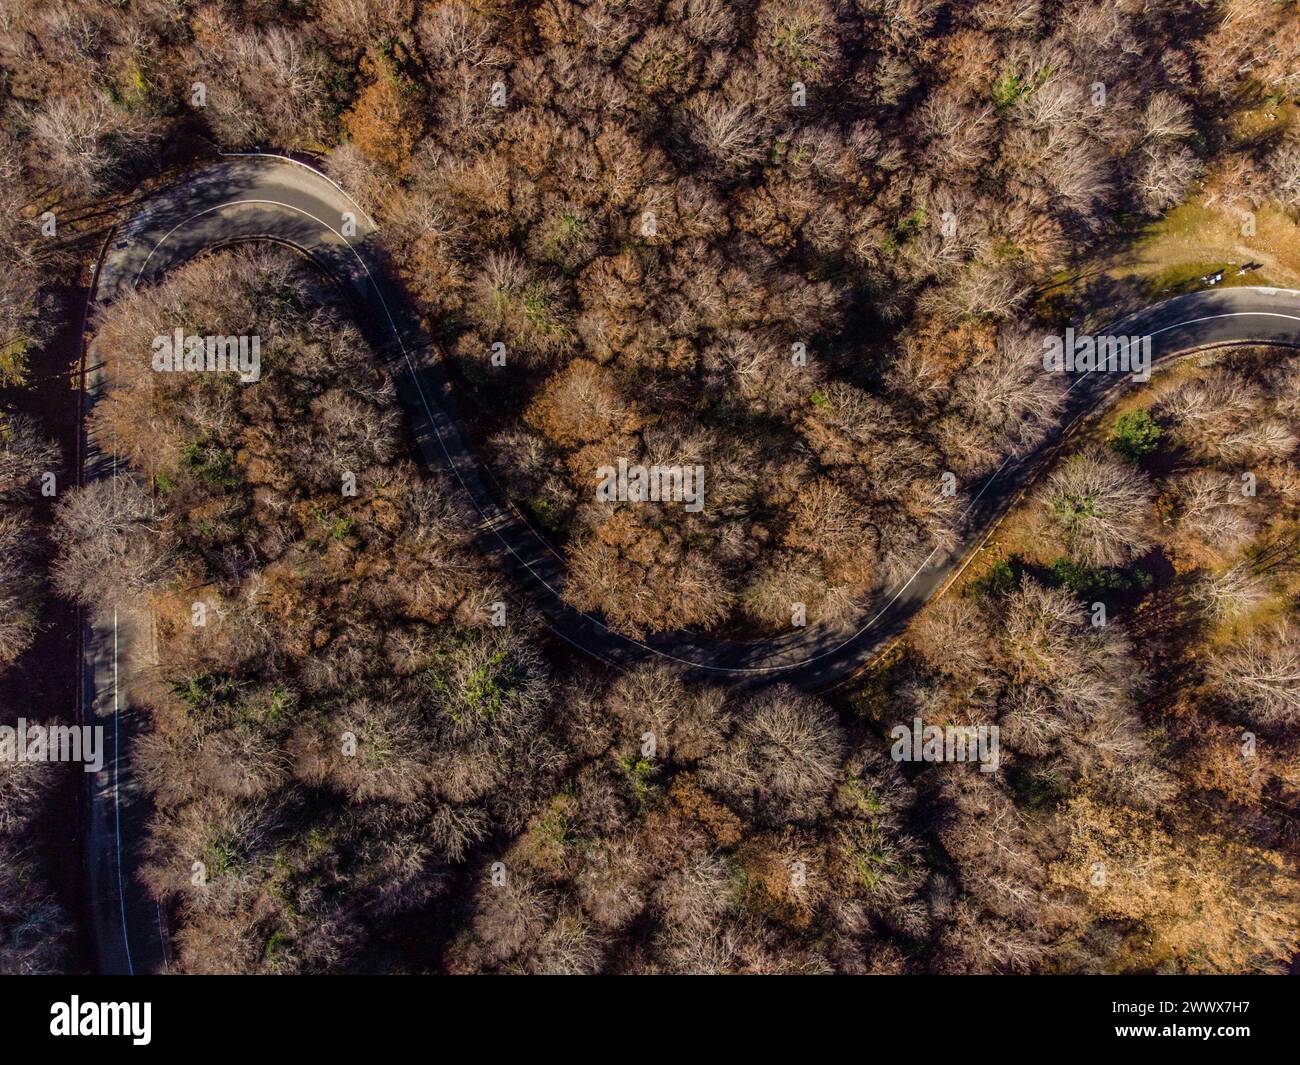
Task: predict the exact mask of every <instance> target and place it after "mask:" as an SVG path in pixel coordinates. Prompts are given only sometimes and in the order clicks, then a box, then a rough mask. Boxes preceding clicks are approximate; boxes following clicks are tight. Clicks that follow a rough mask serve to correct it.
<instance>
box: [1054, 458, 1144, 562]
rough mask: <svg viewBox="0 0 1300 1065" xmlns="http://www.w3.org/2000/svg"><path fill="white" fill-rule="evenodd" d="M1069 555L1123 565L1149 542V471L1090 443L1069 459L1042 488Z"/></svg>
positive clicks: (1085, 560)
mask: <svg viewBox="0 0 1300 1065" xmlns="http://www.w3.org/2000/svg"><path fill="white" fill-rule="evenodd" d="M1039 499H1040V500H1041V502H1042V504H1043V506H1044V508H1045V510H1046V513H1047V517H1048V520H1049V521H1050V522H1051V523H1052V525H1053V526H1054V527H1055V528H1056V529H1058V530H1059V531H1060V533H1061V535H1062V537H1063V541H1064V546H1065V549H1066V551H1068V552H1069V555H1070V557H1071V558H1073V559H1074V560H1075V561H1077V562H1082V563H1084V564H1085V565H1089V566H1116V565H1122V564H1123V563H1125V562H1128V561H1130V560H1131V559H1133V558H1136V557H1138V556H1139V555H1141V554H1143V553H1144V552H1145V551H1146V550H1147V548H1148V547H1149V546H1150V540H1149V539H1148V537H1147V534H1146V530H1145V526H1146V523H1147V521H1148V520H1149V513H1150V510H1151V504H1152V501H1153V499H1154V493H1153V492H1152V490H1151V485H1150V483H1149V482H1148V481H1147V479H1146V477H1145V475H1143V474H1142V473H1140V472H1138V471H1136V470H1134V469H1133V468H1132V467H1131V466H1129V465H1127V464H1125V463H1123V462H1121V461H1119V460H1118V459H1116V458H1114V457H1113V456H1110V455H1107V454H1105V453H1104V452H1102V451H1101V450H1100V449H1098V448H1092V449H1089V450H1087V451H1084V452H1082V453H1080V454H1078V455H1074V456H1072V457H1071V458H1069V459H1067V460H1066V461H1065V462H1064V463H1063V464H1062V465H1061V466H1060V467H1058V468H1057V469H1056V470H1055V471H1054V472H1053V473H1052V474H1051V476H1050V477H1048V479H1047V482H1046V484H1044V486H1043V488H1042V490H1041V491H1040V493H1039Z"/></svg>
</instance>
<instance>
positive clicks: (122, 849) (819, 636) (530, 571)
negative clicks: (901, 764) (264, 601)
mask: <svg viewBox="0 0 1300 1065" xmlns="http://www.w3.org/2000/svg"><path fill="white" fill-rule="evenodd" d="M345 233H346V234H348V235H347V236H345V235H344V234H345ZM258 239H271V240H275V241H278V242H280V243H283V244H287V245H290V246H292V247H294V248H296V249H298V250H299V251H300V252H302V253H303V254H305V255H307V256H308V257H310V258H311V259H312V260H313V261H315V262H316V263H317V264H318V265H319V266H320V267H321V268H322V269H323V270H325V271H326V272H327V273H328V274H330V275H331V276H332V277H333V278H334V279H335V280H336V281H337V282H338V284H339V285H340V287H341V288H342V290H343V291H344V293H345V294H346V295H347V296H348V298H349V300H350V302H351V303H352V304H353V305H354V307H355V309H356V311H357V314H358V318H359V320H360V322H361V324H362V326H363V327H364V328H365V329H366V331H367V333H368V334H369V336H370V339H371V341H372V343H374V344H375V345H376V347H377V348H378V349H379V350H380V351H381V353H382V354H383V355H384V356H385V358H386V360H387V361H388V363H389V366H390V369H391V372H392V374H393V377H394V380H395V383H396V385H397V389H398V393H399V396H400V397H401V399H402V402H403V404H404V406H405V407H406V410H407V412H408V415H409V417H410V424H411V427H412V431H413V435H414V439H415V442H416V445H417V447H418V448H419V451H420V455H421V457H422V459H423V461H424V462H426V463H427V464H428V465H429V466H430V467H433V468H441V469H444V470H446V471H448V473H449V474H450V476H451V477H452V479H453V480H454V481H456V482H458V483H459V484H460V486H461V487H462V488H463V490H464V491H465V493H466V496H467V498H468V500H469V501H470V503H471V504H472V506H473V508H474V509H475V511H476V512H477V514H478V516H479V519H480V526H479V532H480V535H479V546H480V547H481V549H482V550H483V552H484V553H485V554H486V555H488V556H489V557H490V558H491V559H493V560H494V561H495V562H496V564H497V565H499V566H500V567H501V568H502V569H503V570H504V571H505V572H506V573H507V574H508V575H509V576H510V577H511V578H512V579H513V581H514V586H515V587H516V588H517V589H519V591H520V592H522V593H523V594H524V595H525V597H526V599H527V601H528V602H529V603H530V604H531V605H532V606H533V607H535V608H536V609H537V610H538V611H539V613H540V614H541V616H542V617H543V618H544V619H545V621H546V624H547V625H548V626H549V627H550V628H551V630H552V631H553V632H555V633H556V634H557V635H558V636H560V637H561V638H563V639H564V640H566V641H567V642H568V643H570V644H572V645H573V646H575V647H577V648H579V649H581V650H582V651H584V652H586V653H588V654H590V655H593V656H595V657H596V658H599V659H601V660H603V661H605V662H608V663H610V664H613V665H619V666H621V665H626V664H628V663H631V662H633V661H636V660H639V659H642V658H645V657H647V656H650V655H658V656H661V657H663V658H665V659H667V660H670V661H673V662H676V663H679V664H681V665H683V666H684V667H686V668H687V669H688V671H690V672H691V673H693V674H695V675H698V676H702V677H713V678H720V679H727V680H731V681H747V680H748V681H774V680H787V681H790V682H792V683H795V684H798V685H800V686H803V687H807V688H814V689H824V688H827V687H830V686H831V685H833V684H835V683H837V682H839V681H841V680H843V679H844V678H846V677H848V676H850V675H851V674H852V673H854V672H855V671H857V670H859V669H861V668H862V667H863V666H864V665H865V664H866V663H868V662H869V661H870V660H871V658H872V657H873V656H874V655H875V654H876V653H877V652H878V651H879V649H880V648H881V647H882V646H884V645H885V644H886V643H887V642H888V641H889V640H890V639H891V638H893V637H894V636H895V635H896V634H897V633H898V632H900V631H901V630H902V628H903V627H904V626H905V624H906V623H907V621H908V619H909V618H911V617H912V615H913V614H914V613H915V612H916V610H917V609H918V608H919V607H920V606H921V605H922V604H923V603H924V602H925V601H926V600H927V599H928V598H930V596H931V595H933V594H934V593H935V592H936V591H937V590H938V589H940V588H942V587H943V586H944V584H945V583H946V582H947V581H948V580H949V579H950V578H951V577H952V576H953V575H954V574H955V573H957V572H959V568H960V567H961V566H962V565H963V564H964V561H965V560H967V559H968V558H969V557H970V556H971V554H972V552H973V550H974V549H975V548H977V547H978V546H979V545H980V544H981V543H982V542H983V540H984V539H985V538H986V537H987V535H988V533H989V532H990V530H991V529H992V528H993V526H994V525H995V524H996V522H997V519H998V518H999V517H1000V516H1001V515H1002V514H1003V513H1005V511H1006V510H1007V509H1008V508H1009V507H1010V506H1011V505H1012V504H1013V503H1014V501H1015V500H1016V499H1017V498H1018V497H1019V495H1020V494H1021V493H1022V491H1023V489H1024V488H1025V487H1026V486H1027V485H1028V484H1029V482H1030V480H1031V479H1032V477H1033V476H1034V475H1035V474H1036V473H1037V472H1038V471H1039V470H1041V469H1042V468H1044V467H1045V465H1046V463H1047V460H1048V459H1049V458H1050V456H1051V454H1052V452H1053V450H1054V449H1055V448H1056V447H1058V446H1059V445H1060V443H1061V441H1062V440H1063V438H1064V436H1065V435H1066V433H1067V432H1068V429H1069V427H1071V426H1073V425H1074V424H1075V423H1077V421H1078V420H1079V419H1080V418H1081V417H1082V416H1083V415H1085V414H1086V413H1087V412H1089V411H1090V410H1093V409H1095V408H1096V407H1097V406H1098V405H1099V404H1101V403H1103V402H1105V401H1106V400H1107V399H1109V398H1111V397H1112V396H1113V395H1114V394H1115V393H1116V392H1118V391H1119V389H1120V388H1122V387H1123V386H1124V384H1126V383H1127V382H1128V381H1129V378H1128V377H1127V375H1126V376H1124V377H1122V378H1121V377H1119V375H1109V374H1096V373H1094V374H1090V375H1083V376H1080V377H1078V378H1076V379H1075V380H1074V381H1073V386H1072V387H1071V389H1070V392H1069V394H1068V396H1067V401H1066V407H1065V410H1064V414H1063V416H1062V418H1061V422H1060V425H1061V426H1062V428H1061V429H1059V430H1057V431H1055V432H1054V433H1053V434H1052V435H1051V436H1050V437H1049V438H1048V439H1047V440H1045V441H1043V442H1042V443H1041V444H1040V445H1039V446H1037V447H1036V448H1034V449H1033V450H1031V451H1029V452H1027V453H1025V454H1023V455H1020V456H1017V457H1015V458H1012V459H1009V460H1008V461H1007V462H1006V463H1004V465H1003V466H1002V468H1001V469H999V470H998V471H997V472H996V473H994V474H993V475H992V476H991V477H988V478H986V479H985V480H983V481H982V482H980V483H977V484H974V485H971V486H968V491H969V498H970V500H971V502H970V504H969V506H968V508H967V510H966V513H965V516H964V525H963V538H962V542H961V544H960V545H959V547H958V549H957V550H956V551H955V552H954V553H953V554H952V555H944V556H939V555H938V554H937V553H932V554H931V556H930V557H929V558H927V559H926V561H925V563H924V564H923V565H922V566H921V568H920V569H918V570H917V572H916V573H915V574H913V576H912V577H911V578H910V579H909V580H908V581H906V582H905V583H903V584H902V586H901V587H899V588H894V589H889V590H887V591H886V592H884V593H882V594H881V595H879V596H878V597H876V599H875V600H874V601H873V602H871V603H870V604H868V605H867V606H866V607H865V608H864V610H863V611H862V612H861V614H860V615H859V616H858V617H857V618H856V619H853V621H852V622H850V623H846V624H842V625H835V626H822V627H808V628H801V629H794V630H792V631H791V632H789V633H787V634H784V635H782V636H778V637H774V638H770V639H765V640H759V641H754V642H735V641H728V640H719V639H713V638H710V637H708V636H707V635H701V634H694V633H670V634H662V635H659V636H654V637H650V638H648V639H646V640H643V641H642V640H633V639H629V638H628V637H625V636H622V635H620V634H618V633H616V632H613V631H611V630H610V629H609V628H608V627H606V625H605V624H604V623H603V621H602V620H601V619H600V618H599V617H596V616H592V615H588V614H584V613H581V612H579V611H576V610H574V609H573V608H572V607H570V606H569V605H568V604H566V603H565V602H564V601H563V599H562V598H561V595H560V591H561V588H562V585H563V578H564V574H563V565H562V560H561V559H560V558H559V557H558V556H557V555H556V553H555V552H553V551H552V550H551V549H550V548H549V547H548V546H547V545H546V544H545V543H544V542H543V541H542V539H541V538H540V537H539V536H538V535H537V534H536V533H535V532H534V531H533V530H532V529H531V528H530V527H529V526H528V525H527V523H526V522H525V521H524V520H523V519H522V518H521V517H520V516H519V515H518V514H517V513H516V512H515V511H514V510H512V509H511V508H510V507H509V506H508V505H507V504H505V502H504V501H503V500H502V499H501V498H500V496H499V494H498V492H497V491H496V489H495V486H494V484H493V482H492V480H491V478H490V475H488V474H487V473H486V471H485V470H484V469H483V467H482V466H481V465H480V463H479V462H478V460H477V459H476V458H475V456H474V455H473V453H472V452H471V451H470V449H469V447H468V446H467V444H466V442H465V439H464V436H463V435H462V432H461V430H460V427H459V422H458V419H457V417H456V412H455V405H454V402H453V397H452V396H451V394H450V392H449V389H448V384H447V380H446V376H445V374H444V372H443V368H442V366H441V365H440V364H439V363H438V362H437V360H436V359H433V358H431V357H429V351H430V347H429V340H428V338H427V337H426V336H425V335H423V333H422V331H421V329H420V326H419V320H418V317H417V315H416V314H415V312H414V310H413V308H412V307H411V306H410V304H409V302H408V301H407V300H406V298H405V297H404V296H403V294H402V292H401V291H400V290H399V288H398V287H397V286H396V285H395V284H394V282H393V281H392V279H391V278H390V277H388V276H387V274H386V273H385V272H384V271H383V269H382V263H383V257H382V255H381V254H380V248H379V237H378V231H377V228H376V226H375V224H374V223H373V221H372V220H371V219H369V217H368V216H367V215H366V213H365V212H364V211H363V210H362V209H361V208H360V207H358V206H357V205H356V204H355V203H354V202H353V201H352V200H351V199H350V198H349V197H348V196H347V194H346V193H345V192H343V191H342V190H341V189H340V188H339V187H338V186H336V185H334V184H333V183H332V182H331V181H329V180H328V179H327V178H325V177H324V176H323V175H321V174H319V173H317V172H316V171H314V170H312V169H311V168H309V167H307V166H304V165H303V164H301V163H296V162H294V161H292V160H289V159H285V158H283V157H278V156H262V155H258V156H232V157H225V158H224V159H223V160H222V161H221V162H219V163H217V164H215V165H213V166H210V167H207V168H206V169H203V170H200V171H197V172H195V173H193V174H190V175H188V176H186V177H185V178H184V179H182V180H181V181H179V182H178V183H176V184H174V185H172V186H171V187H169V188H167V189H164V190H162V191H161V192H159V193H157V194H155V195H153V196H152V197H150V198H149V199H148V200H147V201H145V203H144V205H143V207H142V208H141V209H140V210H139V211H138V212H137V213H136V214H135V215H134V217H132V218H131V219H130V220H129V221H128V222H126V223H125V225H124V226H123V227H122V229H121V230H120V231H119V233H118V234H117V235H116V236H115V238H114V240H113V241H112V242H111V244H110V246H109V248H108V250H107V252H106V255H105V257H104V260H103V263H102V267H101V270H100V273H99V278H98V285H97V287H96V290H95V292H94V293H93V299H94V300H95V302H96V304H97V305H99V306H103V305H105V304H108V303H111V302H112V301H113V300H114V299H115V298H117V297H118V296H120V295H121V294H123V293H125V292H127V291H129V290H130V289H131V288H133V287H134V286H136V285H138V284H146V283H151V282H155V281H157V280H158V279H159V278H161V277H162V276H163V275H164V274H166V273H167V271H168V270H170V269H172V268H173V267H175V266H177V265H179V264H181V263H183V262H186V261H187V260H189V259H192V258H194V257H195V256H196V255H198V254H200V253H201V252H203V251H205V250H208V249H211V248H214V247H218V246H221V245H227V244H232V243H237V242H241V241H250V240H258ZM1105 332H1107V333H1122V334H1125V335H1150V336H1151V337H1152V348H1153V362H1154V363H1156V364H1158V363H1161V362H1167V361H1169V360H1171V359H1174V358H1177V357H1178V356H1180V355H1185V354H1187V353H1189V352H1191V351H1194V350H1197V349H1200V348H1205V347H1212V346H1218V345H1224V344H1241V343H1260V344H1278V345H1286V346H1294V347H1300V292H1296V291H1292V290H1286V289H1270V288H1234V289H1219V290H1211V291H1205V292H1196V293H1191V294H1189V295H1185V296H1179V297H1176V298H1174V299H1171V300H1168V301H1165V302H1163V303H1160V304H1157V305H1155V306H1153V307H1150V308H1147V309H1145V310H1143V311H1140V312H1138V313H1137V314H1134V315H1131V316H1129V317H1128V318H1126V319H1124V320H1123V321H1121V322H1118V323H1116V324H1115V325H1113V326H1111V327H1109V328H1108V329H1106V330H1105ZM102 388H103V380H102V377H101V376H100V373H99V367H98V360H97V359H95V357H94V354H93V348H92V352H91V355H90V357H89V359H88V366H87V404H88V406H93V403H94V400H95V398H96V397H97V396H98V394H99V393H100V391H101V390H102ZM86 456H87V462H86V476H87V477H95V476H111V475H114V474H115V471H114V470H113V469H112V468H111V466H108V465H106V464H105V462H104V461H103V459H102V457H101V456H100V455H99V454H98V452H97V451H96V449H95V447H94V441H93V440H91V439H89V438H88V439H87V447H86ZM124 640H125V634H124V633H123V632H122V631H121V627H120V624H119V625H118V626H117V627H115V626H114V624H113V623H112V619H111V618H110V619H107V620H104V621H100V622H98V623H96V624H94V625H92V626H90V627H89V630H88V633H87V642H86V663H85V669H86V681H87V683H86V685H85V688H86V700H87V706H86V708H85V711H84V712H85V713H86V714H87V716H88V717H89V715H92V714H93V715H97V716H98V717H100V718H102V719H103V720H104V722H105V723H106V725H108V726H109V727H107V728H106V732H107V734H108V735H107V740H108V745H109V748H110V750H111V752H112V756H111V757H110V759H109V761H108V762H107V764H106V768H105V771H104V773H103V774H99V776H101V777H103V779H102V780H97V782H96V786H95V788H94V789H93V795H92V802H91V831H90V832H89V833H88V839H89V843H88V845H89V847H90V871H91V891H92V907H93V910H94V913H95V918H96V920H95V923H96V940H97V943H98V946H99V954H100V964H101V967H102V969H103V970H104V971H110V972H131V971H136V972H140V971H157V970H158V969H159V968H160V967H162V966H163V965H164V963H165V951H166V946H165V935H164V934H163V932H162V923H161V920H160V919H159V915H158V914H157V913H156V912H154V908H153V906H152V903H149V902H148V901H147V899H146V898H145V894H144V892H143V890H142V889H140V888H139V886H138V885H137V884H135V883H134V882H133V879H132V875H131V874H132V872H133V870H134V869H135V868H136V866H137V856H136V853H135V850H134V845H135V844H136V843H138V841H139V840H141V839H142V833H141V832H139V831H135V828H136V827H138V822H139V819H140V818H141V817H142V813H141V811H142V809H143V807H144V803H143V801H142V799H141V797H140V796H139V795H138V794H137V793H136V791H135V789H134V785H133V781H132V780H131V776H130V773H129V760H128V758H127V757H126V751H125V749H124V750H123V756H122V758H120V759H119V758H118V757H117V750H116V744H115V740H114V737H115V736H118V737H119V738H120V739H122V741H123V743H124V744H125V742H126V740H127V739H128V738H129V736H130V735H131V734H133V732H134V724H135V722H134V719H133V717H132V715H131V713H130V710H129V708H127V707H126V706H124V705H123V704H124V700H123V698H122V695H121V691H120V687H119V676H118V674H119V669H120V662H119V652H120V649H121V647H122V646H123V644H124Z"/></svg>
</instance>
